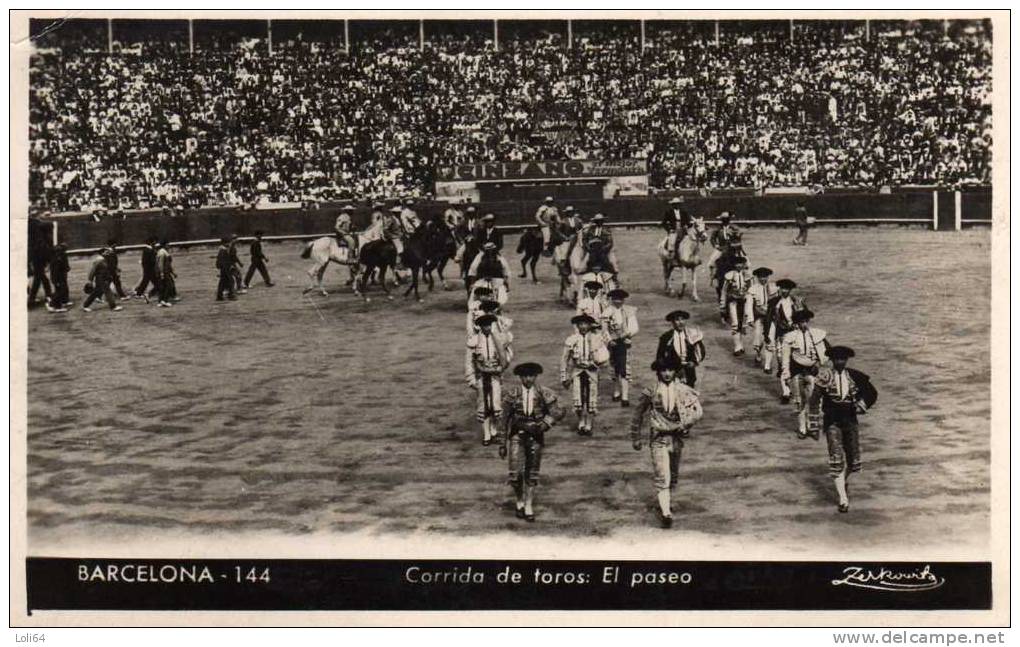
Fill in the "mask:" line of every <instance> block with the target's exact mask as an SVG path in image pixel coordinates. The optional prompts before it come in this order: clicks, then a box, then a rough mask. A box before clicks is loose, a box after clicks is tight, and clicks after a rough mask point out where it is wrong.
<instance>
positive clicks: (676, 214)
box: [659, 198, 691, 258]
mask: <svg viewBox="0 0 1020 647" xmlns="http://www.w3.org/2000/svg"><path fill="white" fill-rule="evenodd" d="M681 204H683V200H682V199H681V198H673V199H672V200H670V201H669V207H670V208H669V209H668V210H667V211H666V213H665V215H663V216H662V222H661V223H659V226H660V227H662V228H663V229H664V230H665V231H666V237H665V238H663V239H662V249H664V250H666V253H667V254H671V255H672V256H673V258H677V257H678V256H679V250H678V249H677V247H679V245H680V240H681V239H682V238H683V237H684V234H685V233H686V232H687V228H688V227H690V226H691V214H689V213H687V210H686V209H681V208H680V205H681Z"/></svg>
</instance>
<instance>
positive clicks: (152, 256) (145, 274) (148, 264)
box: [135, 236, 159, 303]
mask: <svg viewBox="0 0 1020 647" xmlns="http://www.w3.org/2000/svg"><path fill="white" fill-rule="evenodd" d="M150 283H151V284H152V292H153V293H155V292H158V291H159V283H158V279H157V278H156V237H155V236H149V237H148V238H146V239H145V247H143V248H142V280H141V281H139V282H138V285H137V286H135V296H136V297H138V298H140V299H145V302H146V303H148V302H149V296H148V295H147V294H146V293H145V289H146V288H147V287H149V284H150Z"/></svg>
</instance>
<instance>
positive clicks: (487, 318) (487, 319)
mask: <svg viewBox="0 0 1020 647" xmlns="http://www.w3.org/2000/svg"><path fill="white" fill-rule="evenodd" d="M494 323H496V317H495V315H489V314H485V315H482V316H481V317H478V318H477V319H475V325H476V326H491V325H492V324H494Z"/></svg>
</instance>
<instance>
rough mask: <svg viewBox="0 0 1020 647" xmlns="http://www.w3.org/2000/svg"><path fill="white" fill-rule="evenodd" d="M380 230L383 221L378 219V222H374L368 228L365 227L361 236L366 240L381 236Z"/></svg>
mask: <svg viewBox="0 0 1020 647" xmlns="http://www.w3.org/2000/svg"><path fill="white" fill-rule="evenodd" d="M382 229H383V221H382V219H381V218H380V219H379V220H376V221H374V222H373V223H372V224H370V225H369V226H368V227H365V229H364V230H363V231H362V232H361V235H362V236H364V237H367V238H371V237H374V236H382Z"/></svg>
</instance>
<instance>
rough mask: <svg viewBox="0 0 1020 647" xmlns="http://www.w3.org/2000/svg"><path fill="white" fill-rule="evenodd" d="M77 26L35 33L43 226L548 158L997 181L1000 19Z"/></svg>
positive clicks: (831, 176)
mask: <svg viewBox="0 0 1020 647" xmlns="http://www.w3.org/2000/svg"><path fill="white" fill-rule="evenodd" d="M70 22H71V23H75V24H73V25H68V24H65V25H64V27H63V28H62V29H59V30H52V31H47V30H46V25H45V24H38V25H34V27H33V33H34V34H35V46H36V49H35V52H34V54H33V56H32V60H31V70H30V85H31V89H30V181H29V190H30V199H31V202H32V205H33V207H35V208H37V209H48V210H53V211H89V210H95V209H106V210H115V209H136V208H151V207H167V206H170V207H184V208H193V207H200V206H214V205H235V204H252V203H258V202H265V203H288V202H301V201H326V200H343V199H357V200H368V199H375V198H387V197H394V196H400V195H416V196H421V195H425V194H426V193H428V192H430V191H432V190H433V189H432V186H433V182H434V176H435V172H436V167H437V165H440V164H458V163H469V162H483V161H515V160H541V159H624V158H641V159H647V160H648V163H649V169H650V171H649V172H650V180H651V186H652V187H653V188H654V189H655V190H658V191H669V190H677V189H690V188H708V189H724V188H752V189H758V190H761V189H765V188H769V187H784V186H806V185H820V186H825V187H831V186H844V187H872V188H874V187H878V186H882V185H894V186H895V185H910V184H922V185H940V186H961V185H976V184H987V183H988V182H989V181H990V170H991V159H990V149H991V65H990V60H991V37H992V35H991V28H990V25H988V24H987V23H983V22H971V21H954V22H953V23H952V24H951V25H944V24H943V23H942V21H931V22H912V23H906V22H883V23H877V22H874V21H873V22H872V23H871V24H870V25H869V26H868V28H867V29H868V31H867V32H865V26H864V22H863V21H857V22H838V23H837V22H832V21H818V22H806V23H797V24H796V25H793V24H788V23H787V22H786V21H782V22H779V23H775V24H772V23H764V22H762V23H761V24H758V23H746V22H745V23H734V24H727V23H725V22H724V23H723V24H721V25H720V26H719V27H718V31H716V27H715V25H713V24H712V23H711V22H700V23H698V22H667V21H647V26H646V32H645V36H644V46H642V39H641V26H640V25H639V23H637V22H636V21H575V23H574V24H573V25H571V27H570V32H569V33H567V32H566V31H565V29H564V25H565V23H564V22H563V21H559V22H557V23H549V24H545V23H538V22H536V23H534V24H519V25H513V24H512V23H513V22H515V21H507V24H505V25H504V24H503V21H501V23H500V25H499V35H498V48H497V47H496V45H495V34H494V32H493V25H492V23H491V22H483V21H464V22H463V23H460V24H444V25H439V24H436V25H432V24H428V32H427V33H426V31H425V30H426V26H425V25H424V24H423V25H419V23H417V22H415V21H404V22H399V23H397V22H394V23H380V22H376V23H371V24H369V23H366V24H358V23H357V21H352V22H351V24H350V25H344V24H343V22H342V21H332V22H329V23H327V22H325V21H319V22H312V21H305V22H298V21H289V22H288V21H280V22H278V21H273V23H272V27H271V29H272V38H271V40H270V37H269V32H268V29H267V25H266V23H265V22H264V21H194V25H193V29H194V31H193V41H192V45H193V46H189V36H188V33H189V25H188V23H187V22H186V21H155V22H150V23H148V24H140V23H143V22H144V21H113V24H112V25H107V22H106V21H89V20H81V21H70ZM429 22H430V21H426V23H429ZM435 22H437V23H438V22H439V21H435ZM451 22H452V21H451ZM118 23H122V24H118ZM157 23H158V24H157ZM345 33H349V36H350V47H348V46H347V45H346V41H345ZM422 44H424V46H423V47H422Z"/></svg>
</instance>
